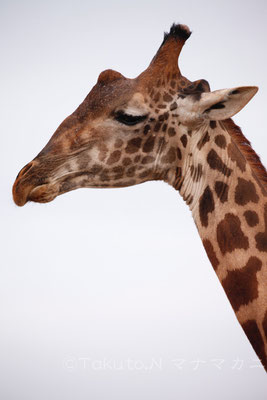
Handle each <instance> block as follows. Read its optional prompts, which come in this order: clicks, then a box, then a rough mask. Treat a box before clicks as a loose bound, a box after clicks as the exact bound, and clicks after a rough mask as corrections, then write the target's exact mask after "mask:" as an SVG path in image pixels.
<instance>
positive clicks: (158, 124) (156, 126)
mask: <svg viewBox="0 0 267 400" xmlns="http://www.w3.org/2000/svg"><path fill="white" fill-rule="evenodd" d="M160 128H161V122H157V123H156V125H155V128H154V131H155V132H158V131H159V130H160Z"/></svg>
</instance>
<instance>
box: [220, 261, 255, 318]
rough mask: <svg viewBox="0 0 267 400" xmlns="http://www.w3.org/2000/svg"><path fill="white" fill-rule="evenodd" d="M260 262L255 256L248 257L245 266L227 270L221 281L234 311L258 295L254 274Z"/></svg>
mask: <svg viewBox="0 0 267 400" xmlns="http://www.w3.org/2000/svg"><path fill="white" fill-rule="evenodd" d="M261 267H262V262H261V260H259V259H258V258H257V257H250V258H249V260H248V262H247V264H246V265H245V267H243V268H241V269H236V270H233V271H229V272H228V275H227V276H226V278H225V279H224V280H223V281H222V285H223V288H224V290H225V292H226V294H227V296H228V298H229V301H230V303H231V304H232V307H233V309H234V310H235V312H237V311H238V310H239V308H240V307H241V306H242V305H246V304H248V303H250V302H251V301H253V300H254V299H256V298H257V297H258V281H257V277H256V274H257V272H258V271H260V269H261Z"/></svg>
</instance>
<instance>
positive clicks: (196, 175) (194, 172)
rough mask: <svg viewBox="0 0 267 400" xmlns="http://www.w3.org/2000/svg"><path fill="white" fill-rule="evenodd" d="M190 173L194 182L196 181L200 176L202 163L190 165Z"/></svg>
mask: <svg viewBox="0 0 267 400" xmlns="http://www.w3.org/2000/svg"><path fill="white" fill-rule="evenodd" d="M190 173H191V176H192V179H193V181H194V182H198V181H199V180H200V178H201V176H202V165H201V164H198V165H197V167H194V166H193V165H191V167H190Z"/></svg>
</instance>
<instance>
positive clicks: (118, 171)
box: [112, 166, 124, 179]
mask: <svg viewBox="0 0 267 400" xmlns="http://www.w3.org/2000/svg"><path fill="white" fill-rule="evenodd" d="M112 171H113V172H114V173H115V176H114V179H121V178H122V177H123V173H124V168H123V167H121V166H118V167H114V168H113V170H112Z"/></svg>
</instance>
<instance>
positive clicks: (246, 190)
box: [235, 178, 259, 206]
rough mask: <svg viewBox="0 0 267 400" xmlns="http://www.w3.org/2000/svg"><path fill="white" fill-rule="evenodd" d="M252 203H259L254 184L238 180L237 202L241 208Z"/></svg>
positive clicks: (241, 179)
mask: <svg viewBox="0 0 267 400" xmlns="http://www.w3.org/2000/svg"><path fill="white" fill-rule="evenodd" d="M250 201H251V202H252V203H258V201H259V196H258V195H257V193H256V189H255V185H254V183H253V182H251V181H247V180H246V179H243V178H238V184H237V186H236V189H235V202H236V203H237V204H239V205H240V206H244V205H246V204H247V203H249V202H250Z"/></svg>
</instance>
